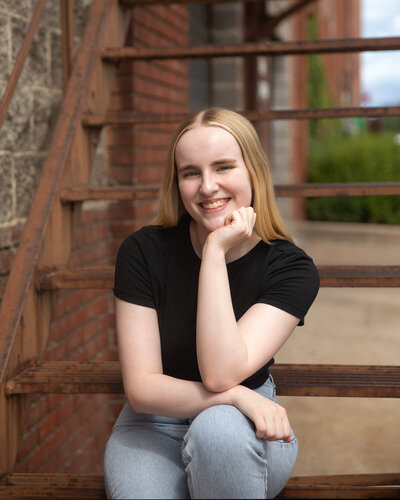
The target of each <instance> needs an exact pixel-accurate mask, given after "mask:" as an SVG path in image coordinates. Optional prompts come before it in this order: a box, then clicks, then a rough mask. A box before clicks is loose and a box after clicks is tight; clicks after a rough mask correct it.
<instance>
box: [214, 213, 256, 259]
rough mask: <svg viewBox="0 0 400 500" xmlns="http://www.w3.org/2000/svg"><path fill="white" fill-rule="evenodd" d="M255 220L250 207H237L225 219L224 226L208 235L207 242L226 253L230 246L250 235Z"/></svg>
mask: <svg viewBox="0 0 400 500" xmlns="http://www.w3.org/2000/svg"><path fill="white" fill-rule="evenodd" d="M255 222H256V214H255V212H254V210H253V208H252V207H242V208H239V209H238V210H235V211H233V212H232V213H231V214H230V215H229V216H228V217H227V218H226V219H225V226H223V227H220V228H218V229H216V230H215V231H212V232H211V233H210V234H209V235H208V237H207V243H208V244H209V243H212V244H214V245H217V246H219V247H220V248H221V249H222V250H223V251H224V253H225V254H226V253H227V252H228V250H230V249H231V248H232V247H234V246H235V245H237V244H238V243H241V242H242V241H244V240H246V239H247V238H250V237H251V236H252V234H253V228H254V224H255Z"/></svg>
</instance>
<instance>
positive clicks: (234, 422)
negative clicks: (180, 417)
mask: <svg viewBox="0 0 400 500" xmlns="http://www.w3.org/2000/svg"><path fill="white" fill-rule="evenodd" d="M259 441H260V440H258V439H257V438H256V436H255V430H254V426H253V424H252V423H251V422H250V421H249V419H248V418H247V417H246V416H245V415H243V414H242V413H241V412H240V411H239V410H238V409H236V408H235V407H233V406H228V405H218V406H213V407H211V408H208V409H207V410H204V411H203V412H201V413H200V414H199V415H198V416H197V417H196V418H195V419H194V420H193V422H192V424H191V425H190V427H189V430H188V432H187V433H186V436H185V438H184V451H185V452H186V456H191V455H192V454H193V453H194V452H197V453H199V454H202V455H204V457H206V459H207V460H212V456H213V455H214V454H217V455H218V457H219V458H221V457H223V456H224V455H227V456H228V457H232V455H233V454H235V455H237V454H242V453H243V452H245V451H246V450H247V451H248V450H249V449H251V448H252V447H254V446H256V447H258V448H260V449H259V452H260V453H262V448H263V447H262V443H260V442H259Z"/></svg>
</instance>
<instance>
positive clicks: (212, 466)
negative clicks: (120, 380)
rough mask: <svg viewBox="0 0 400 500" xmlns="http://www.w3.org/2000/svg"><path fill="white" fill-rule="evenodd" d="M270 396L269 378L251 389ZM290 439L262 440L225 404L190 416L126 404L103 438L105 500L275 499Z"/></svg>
mask: <svg viewBox="0 0 400 500" xmlns="http://www.w3.org/2000/svg"><path fill="white" fill-rule="evenodd" d="M256 391H257V392H259V393H261V394H263V395H264V396H265V397H267V398H269V399H272V400H274V401H276V397H275V385H274V383H273V380H272V377H270V378H269V379H268V380H267V381H266V382H265V384H264V385H262V386H261V387H259V388H258V389H256ZM297 450H298V446H297V441H296V438H295V437H294V435H293V433H292V441H291V442H290V443H285V442H283V441H264V440H262V439H258V438H257V437H256V435H255V429H254V425H253V423H252V422H251V421H250V420H249V419H248V418H247V417H246V416H244V415H243V414H242V413H241V412H240V411H239V410H237V409H236V408H235V407H233V406H229V405H218V406H213V407H211V408H208V409H207V410H204V411H203V412H201V413H200V414H199V415H197V417H195V418H193V419H186V418H169V417H161V416H158V415H147V414H139V413H134V412H133V411H132V410H131V408H130V407H129V405H125V406H124V408H123V410H122V412H121V413H120V415H119V417H118V419H117V421H116V423H115V425H114V428H113V431H112V434H111V436H110V438H109V440H108V443H107V447H106V451H105V457H104V476H105V486H106V492H107V497H108V498H113V499H122V498H123V499H128V498H142V499H146V498H153V499H159V498H160V499H161V498H183V499H189V498H274V497H275V496H276V495H277V494H278V493H279V492H280V491H281V489H282V488H283V487H284V486H285V484H286V483H287V481H288V479H289V477H290V475H291V473H292V470H293V467H294V464H295V462H296V458H297Z"/></svg>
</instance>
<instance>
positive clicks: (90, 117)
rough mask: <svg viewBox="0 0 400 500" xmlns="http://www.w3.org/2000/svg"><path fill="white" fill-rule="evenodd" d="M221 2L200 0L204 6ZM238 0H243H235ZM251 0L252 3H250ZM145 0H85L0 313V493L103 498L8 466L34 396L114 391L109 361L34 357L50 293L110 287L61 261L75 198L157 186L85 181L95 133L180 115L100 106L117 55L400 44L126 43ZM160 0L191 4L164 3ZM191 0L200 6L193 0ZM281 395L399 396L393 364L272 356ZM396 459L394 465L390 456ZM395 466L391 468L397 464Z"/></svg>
mask: <svg viewBox="0 0 400 500" xmlns="http://www.w3.org/2000/svg"><path fill="white" fill-rule="evenodd" d="M217 1H220V2H223V1H225V0H213V2H211V0H208V2H209V3H217ZM242 1H245V0H242ZM247 1H250V0H247ZM156 3H160V2H156V1H153V0H147V1H146V0H137V1H135V0H120V1H119V2H118V1H117V0H94V1H93V4H92V8H91V12H90V18H89V21H88V25H87V29H86V32H85V35H84V40H83V43H82V45H81V47H82V48H81V50H80V52H79V54H78V56H77V59H76V62H75V65H74V67H73V71H72V75H71V77H70V80H69V83H68V88H67V91H66V95H65V99H64V102H63V105H62V109H61V112H60V115H59V119H58V122H57V126H56V130H55V133H54V137H53V141H52V144H51V146H50V150H49V154H48V159H47V161H46V164H45V167H44V173H43V177H42V180H41V183H40V185H39V187H38V190H37V194H36V197H35V200H34V202H33V205H32V210H31V213H30V216H29V220H28V222H27V225H26V230H25V233H24V236H23V240H22V242H21V245H20V248H19V250H18V254H17V257H16V260H15V263H14V265H13V268H12V271H11V274H10V277H9V280H8V285H7V289H6V291H5V294H4V298H3V302H2V308H1V312H0V318H1V319H0V375H1V379H0V382H1V386H0V442H1V443H2V445H1V458H0V474H1V475H2V476H1V481H0V498H104V489H103V482H102V478H101V477H100V476H89V475H73V474H63V473H62V472H60V473H59V474H21V473H19V474H18V473H13V467H14V464H15V460H16V456H17V451H18V440H19V436H20V434H21V432H22V429H23V425H24V420H25V417H26V413H27V408H28V404H29V396H30V395H32V394H38V393H42V394H47V393H57V394H121V393H122V392H123V387H122V381H121V375H120V371H119V365H118V363H117V362H103V363H100V362H99V363H96V362H71V361H61V360H60V361H58V362H56V361H52V362H46V361H42V355H43V352H44V349H45V346H46V343H47V339H48V336H49V328H50V324H51V319H52V313H53V311H54V308H55V303H56V298H57V292H58V291H59V290H68V289H71V290H73V289H109V288H111V286H112V278H113V269H112V267H110V266H101V267H99V266H97V267H85V268H68V267H67V264H68V258H69V253H70V249H71V241H72V235H73V231H74V217H73V210H74V204H76V203H79V202H82V201H87V200H142V199H155V198H156V197H157V195H158V186H157V185H154V186H151V185H146V186H140V185H135V186H131V187H129V186H114V187H102V188H93V187H89V186H88V180H89V175H90V168H91V164H92V161H93V157H94V146H93V141H92V133H93V131H95V130H98V129H99V128H101V127H103V126H105V125H110V124H121V123H125V124H133V123H161V122H166V123H169V122H176V121H179V120H180V119H181V118H182V117H183V116H182V115H181V114H171V115H169V114H159V115H155V114H150V113H137V114H134V115H129V116H127V115H124V116H122V115H115V114H109V113H107V110H108V102H109V98H110V93H111V86H112V83H113V78H114V74H115V71H116V69H115V68H116V66H115V63H116V62H119V61H121V60H125V59H131V60H133V59H134V60H149V59H152V60H154V59H167V58H168V59H169V58H173V59H187V58H199V57H201V58H208V57H225V56H231V55H235V56H241V57H246V56H247V55H258V54H269V55H293V54H311V53H328V52H329V53H333V52H335V53H338V52H349V51H363V50H389V49H390V50H393V49H396V50H400V38H384V39H369V40H362V39H360V40H352V41H351V42H350V41H348V40H346V41H344V40H329V41H327V40H318V41H313V42H309V41H301V42H300V41H298V42H264V43H259V42H256V43H247V44H243V45H240V46H220V47H212V46H206V47H187V48H140V49H139V48H135V47H124V46H123V44H124V40H125V35H126V33H127V30H128V25H129V21H130V16H129V13H130V8H132V7H134V6H136V5H144V4H145V5H150V4H156ZM161 3H165V4H172V3H181V4H189V3H190V2H189V1H185V0H180V1H178V0H175V1H173V0H164V2H161ZM192 3H207V0H197V2H196V1H193V0H192ZM381 115H392V116H400V107H392V108H349V109H324V110H305V109H304V110H282V111H268V112H262V113H261V112H260V113H258V112H257V110H254V111H249V112H248V113H247V116H248V117H249V119H251V120H253V121H257V120H270V119H280V118H286V119H311V118H322V117H323V118H327V117H349V116H381ZM276 193H277V195H278V196H285V197H312V196H336V195H349V196H354V195H358V196H365V195H370V194H377V195H389V194H396V195H400V182H387V183H353V184H322V185H321V184H318V185H315V184H312V185H307V184H304V185H293V186H276ZM319 269H320V273H321V278H322V286H329V287H346V286H352V287H371V286H379V287H380V286H387V287H399V286H400V266H384V265H376V266H320V268H319ZM272 371H273V374H274V377H275V380H276V382H277V386H278V392H279V394H282V395H290V396H298V397H305V396H335V397H338V396H339V397H372V398H379V397H385V398H397V397H399V396H400V367H399V366H379V367H378V366H347V365H289V364H286V365H282V364H281V365H276V366H274V367H273V368H272ZM394 468H396V465H395V464H394ZM397 468H398V466H397ZM399 496H400V472H394V473H393V474H368V475H359V474H357V475H354V474H353V475H352V474H349V475H340V476H338V475H335V476H313V477H298V478H292V479H291V480H290V482H289V484H288V485H287V487H286V488H285V489H284V490H283V492H282V493H281V494H280V496H279V498H398V497H399Z"/></svg>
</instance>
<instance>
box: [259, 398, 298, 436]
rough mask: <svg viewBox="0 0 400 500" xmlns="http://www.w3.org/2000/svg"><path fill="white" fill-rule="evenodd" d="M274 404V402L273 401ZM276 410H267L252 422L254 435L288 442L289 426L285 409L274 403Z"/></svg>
mask: <svg viewBox="0 0 400 500" xmlns="http://www.w3.org/2000/svg"><path fill="white" fill-rule="evenodd" d="M275 404H276V403H275ZM276 406H277V409H276V411H271V409H268V411H267V412H266V413H265V414H264V415H263V416H262V418H259V419H257V421H255V422H254V425H255V427H256V436H257V437H258V438H260V439H265V440H267V441H276V440H278V439H279V440H282V441H286V442H288V443H290V441H291V438H290V436H291V427H290V424H289V420H288V418H287V415H286V411H285V409H284V408H283V407H282V406H280V405H278V404H276Z"/></svg>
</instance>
